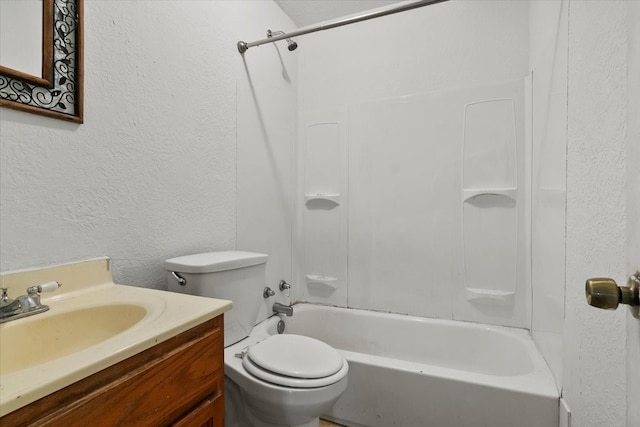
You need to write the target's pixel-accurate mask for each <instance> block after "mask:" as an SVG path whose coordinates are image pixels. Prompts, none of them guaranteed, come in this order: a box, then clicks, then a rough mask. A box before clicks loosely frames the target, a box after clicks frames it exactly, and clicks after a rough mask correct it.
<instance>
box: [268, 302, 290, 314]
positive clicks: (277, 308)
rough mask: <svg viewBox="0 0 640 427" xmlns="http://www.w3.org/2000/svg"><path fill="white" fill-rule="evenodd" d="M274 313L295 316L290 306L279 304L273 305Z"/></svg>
mask: <svg viewBox="0 0 640 427" xmlns="http://www.w3.org/2000/svg"><path fill="white" fill-rule="evenodd" d="M273 311H274V312H276V313H282V314H284V315H286V316H293V307H291V306H290V305H284V304H280V303H279V302H274V303H273Z"/></svg>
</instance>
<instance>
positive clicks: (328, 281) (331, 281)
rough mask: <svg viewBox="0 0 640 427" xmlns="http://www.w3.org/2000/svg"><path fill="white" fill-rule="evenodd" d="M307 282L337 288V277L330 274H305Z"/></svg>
mask: <svg viewBox="0 0 640 427" xmlns="http://www.w3.org/2000/svg"><path fill="white" fill-rule="evenodd" d="M306 277H307V284H308V285H320V286H324V287H327V288H331V289H337V288H338V286H337V282H338V278H337V277H331V276H319V275H316V274H307V275H306Z"/></svg>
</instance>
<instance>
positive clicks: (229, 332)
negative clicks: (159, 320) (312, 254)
mask: <svg viewBox="0 0 640 427" xmlns="http://www.w3.org/2000/svg"><path fill="white" fill-rule="evenodd" d="M267 258H268V256H267V255H265V254H260V253H255V252H243V251H225V252H207V253H201V254H194V255H186V256H181V257H177V258H172V259H169V260H167V261H165V263H164V268H165V270H167V281H168V284H169V291H172V292H178V293H182V294H189V295H199V296H204V297H209V298H219V299H226V300H230V301H231V302H232V303H233V308H232V309H231V310H230V311H228V312H226V313H225V314H224V346H225V347H227V346H229V345H231V344H234V343H236V342H238V341H240V340H241V339H243V338H245V337H247V336H248V335H249V333H250V332H251V330H252V329H253V326H254V325H255V323H256V319H257V317H258V312H259V310H260V302H261V301H262V292H263V289H264V286H265V272H266V263H267ZM174 273H175V275H174ZM176 275H177V276H178V277H176ZM179 277H181V278H183V279H184V283H183V284H181V283H180V282H181V280H180V279H179Z"/></svg>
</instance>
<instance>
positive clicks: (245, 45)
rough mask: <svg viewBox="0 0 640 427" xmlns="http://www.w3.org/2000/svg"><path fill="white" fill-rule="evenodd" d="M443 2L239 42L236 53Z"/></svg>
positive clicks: (417, 4) (427, 2)
mask: <svg viewBox="0 0 640 427" xmlns="http://www.w3.org/2000/svg"><path fill="white" fill-rule="evenodd" d="M445 1H447V0H419V1H416V2H413V3H407V4H403V5H400V6H397V7H394V8H392V9H386V10H380V11H377V12H368V13H364V14H362V15H358V16H354V17H351V18H344V19H340V20H338V21H335V22H330V23H328V24H322V25H318V26H315V27H310V28H303V29H302V30H298V31H292V32H290V33H285V34H282V35H279V36H273V37H269V38H266V39H262V40H258V41H255V42H250V43H247V42H243V41H239V42H238V45H237V46H238V52H240V53H242V54H244V53H245V52H246V51H247V49H249V48H250V47H254V46H260V45H261V44H265V43H273V42H277V41H279V40H284V39H288V38H291V37H297V36H302V35H304V34H309V33H315V32H316V31H323V30H329V29H331V28H336V27H342V26H343V25H349V24H355V23H356V22H361V21H366V20H369V19H373V18H380V17H381V16H386V15H392V14H394V13H398V12H404V11H407V10H411V9H417V8H419V7H424V6H429V5H432V4H436V3H442V2H445Z"/></svg>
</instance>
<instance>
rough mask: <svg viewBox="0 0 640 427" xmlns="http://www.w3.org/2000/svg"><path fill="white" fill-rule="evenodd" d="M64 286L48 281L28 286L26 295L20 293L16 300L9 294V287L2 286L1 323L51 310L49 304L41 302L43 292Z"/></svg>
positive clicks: (0, 300)
mask: <svg viewBox="0 0 640 427" xmlns="http://www.w3.org/2000/svg"><path fill="white" fill-rule="evenodd" d="M60 286H62V285H61V284H60V283H58V282H46V283H42V284H40V285H35V286H30V287H28V288H27V294H26V295H20V296H19V297H18V298H16V299H15V300H13V299H11V298H10V297H9V295H8V294H7V288H2V297H1V298H0V323H4V322H8V321H10V320H16V319H21V318H23V317H27V316H32V315H34V314H38V313H43V312H45V311H47V310H49V306H48V305H43V304H41V303H40V293H41V292H53V291H55V290H56V289H58V288H59V287H60Z"/></svg>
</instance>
